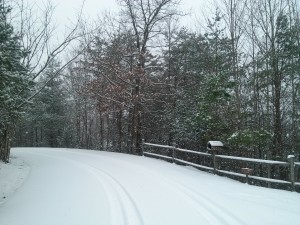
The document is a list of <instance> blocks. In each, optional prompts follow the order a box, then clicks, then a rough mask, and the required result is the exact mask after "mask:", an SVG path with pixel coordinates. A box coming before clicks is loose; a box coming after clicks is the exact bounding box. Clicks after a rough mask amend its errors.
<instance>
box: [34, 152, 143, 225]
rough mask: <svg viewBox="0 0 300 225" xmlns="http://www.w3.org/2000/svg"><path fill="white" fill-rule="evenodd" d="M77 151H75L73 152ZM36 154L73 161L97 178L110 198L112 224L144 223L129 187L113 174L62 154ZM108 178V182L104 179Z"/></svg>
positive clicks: (129, 224)
mask: <svg viewBox="0 0 300 225" xmlns="http://www.w3.org/2000/svg"><path fill="white" fill-rule="evenodd" d="M72 153H75V152H72ZM35 154H36V155H41V156H43V157H48V158H54V159H59V160H63V161H67V162H71V163H72V164H75V165H76V166H78V167H80V168H82V169H84V170H85V171H87V172H88V173H90V174H91V175H92V176H93V177H95V178H96V179H97V182H98V183H99V185H100V186H101V187H102V188H103V189H104V191H105V194H106V196H107V198H108V201H109V202H108V203H109V205H110V207H109V208H110V210H109V211H110V219H111V224H110V225H144V224H145V223H144V221H143V218H142V215H141V213H140V211H139V209H138V207H137V205H136V203H135V201H134V200H133V198H132V197H131V195H130V194H129V192H128V191H127V189H126V188H125V187H124V186H123V185H122V184H121V183H120V182H119V181H118V180H117V179H116V178H114V177H113V176H112V175H111V174H109V173H108V172H106V171H104V170H102V169H99V168H97V167H95V166H93V165H89V164H86V163H82V162H80V161H78V160H74V159H70V158H65V157H62V156H52V155H48V154H45V153H41V152H39V153H35ZM75 154H77V155H83V156H86V155H85V154H83V153H75ZM103 178H104V180H106V182H104V181H103Z"/></svg>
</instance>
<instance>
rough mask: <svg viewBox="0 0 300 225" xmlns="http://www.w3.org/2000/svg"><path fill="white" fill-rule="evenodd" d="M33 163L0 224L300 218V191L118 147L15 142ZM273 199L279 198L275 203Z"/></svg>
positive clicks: (136, 224) (190, 223)
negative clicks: (38, 145)
mask: <svg viewBox="0 0 300 225" xmlns="http://www.w3.org/2000/svg"><path fill="white" fill-rule="evenodd" d="M12 154H13V155H14V156H15V157H19V158H22V159H23V160H24V161H25V162H26V163H27V164H28V165H30V167H31V171H30V174H29V176H28V177H27V179H26V181H25V182H24V183H23V185H22V187H21V188H19V189H18V191H17V192H16V193H15V194H14V195H13V196H11V197H10V198H9V199H8V200H7V201H6V202H5V203H4V204H2V205H0V224H1V225H48V224H49V225H167V224H171V225H201V224H203V225H210V224H211V225H212V224H213V225H235V224H236V225H248V224H249V225H250V224H256V225H257V224H263V225H266V224H289V225H293V224H295V225H296V224H298V222H299V221H300V195H299V194H297V193H291V192H287V191H279V190H270V189H265V188H259V187H253V186H248V185H245V184H241V183H239V182H236V181H232V180H229V179H226V178H222V177H218V176H214V175H211V174H208V173H204V172H201V171H198V170H196V169H193V168H190V167H183V166H178V165H175V164H170V163H166V162H163V161H160V160H155V159H150V158H146V157H138V156H131V155H124V154H118V153H109V152H99V151H89V150H71V149H50V148H16V149H13V150H12ZM274 204H275V205H274Z"/></svg>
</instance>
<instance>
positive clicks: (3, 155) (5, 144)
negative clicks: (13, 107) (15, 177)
mask: <svg viewBox="0 0 300 225" xmlns="http://www.w3.org/2000/svg"><path fill="white" fill-rule="evenodd" d="M11 136H12V128H11V127H10V126H9V125H6V126H5V129H4V130H3V131H2V135H0V159H1V161H3V162H5V163H8V162H9V156H10V144H11Z"/></svg>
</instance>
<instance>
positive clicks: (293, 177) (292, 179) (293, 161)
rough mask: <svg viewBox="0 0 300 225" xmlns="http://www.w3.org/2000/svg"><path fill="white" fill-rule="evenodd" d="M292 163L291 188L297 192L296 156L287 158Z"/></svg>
mask: <svg viewBox="0 0 300 225" xmlns="http://www.w3.org/2000/svg"><path fill="white" fill-rule="evenodd" d="M287 159H288V161H289V163H290V181H291V188H292V191H295V156H294V155H289V156H288V157H287Z"/></svg>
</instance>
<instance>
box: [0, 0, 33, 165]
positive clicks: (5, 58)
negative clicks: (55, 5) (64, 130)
mask: <svg viewBox="0 0 300 225" xmlns="http://www.w3.org/2000/svg"><path fill="white" fill-rule="evenodd" d="M10 10H11V8H10V7H8V6H6V5H5V2H4V1H3V0H0V159H1V160H2V161H4V162H8V160H9V155H10V142H11V138H12V135H13V131H14V128H15V125H16V121H17V120H18V119H19V117H20V116H21V113H22V108H21V107H20V105H21V104H22V103H23V102H24V101H25V99H26V97H27V95H28V93H29V88H30V86H31V85H32V82H31V79H30V77H29V73H28V69H27V68H26V67H25V66H24V65H23V64H22V63H21V60H22V59H23V58H24V57H25V55H26V52H25V51H24V50H23V49H22V46H21V45H20V37H18V36H17V35H16V34H15V33H14V30H13V27H12V25H11V24H9V23H8V19H7V17H8V14H9V13H10Z"/></svg>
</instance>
